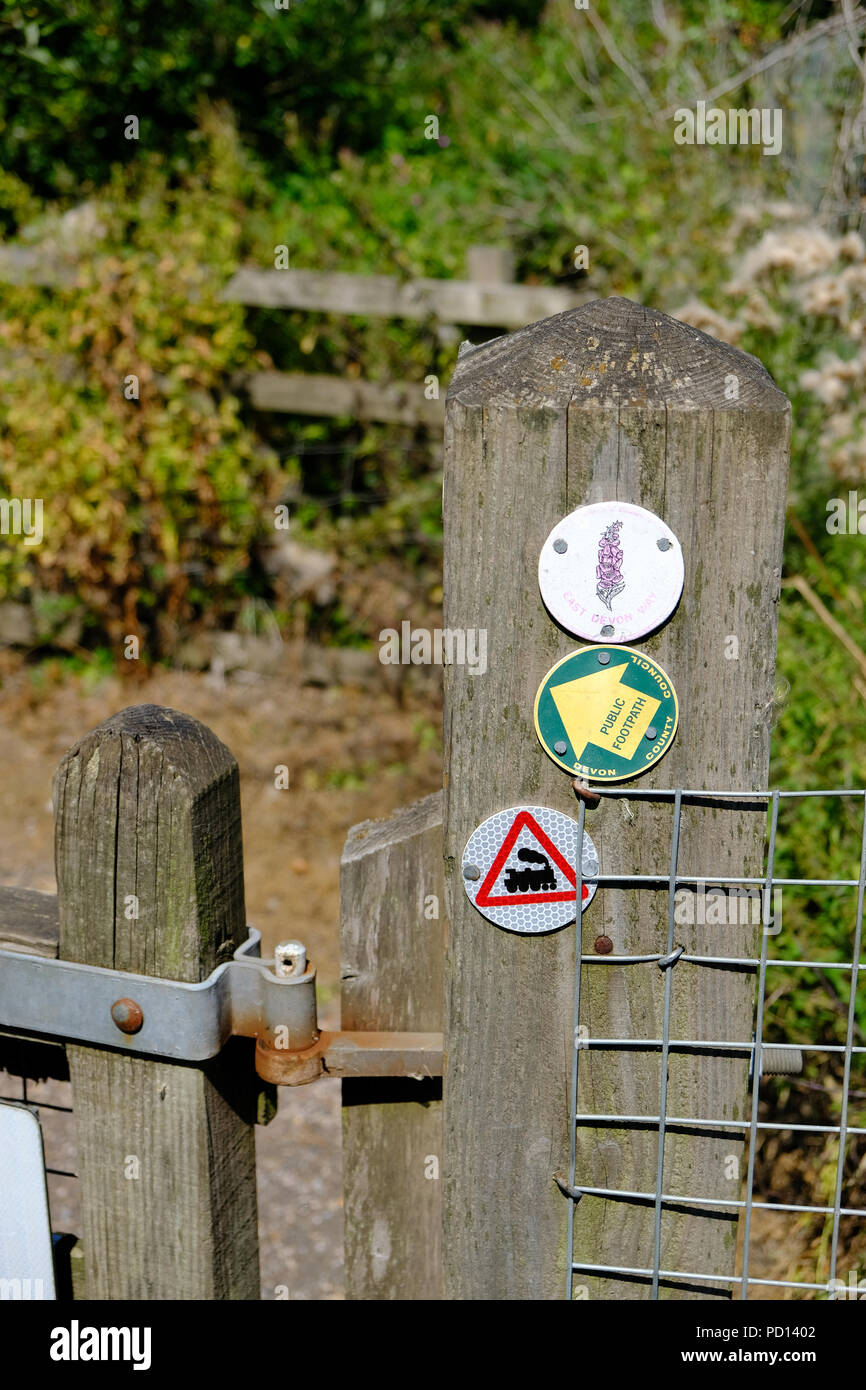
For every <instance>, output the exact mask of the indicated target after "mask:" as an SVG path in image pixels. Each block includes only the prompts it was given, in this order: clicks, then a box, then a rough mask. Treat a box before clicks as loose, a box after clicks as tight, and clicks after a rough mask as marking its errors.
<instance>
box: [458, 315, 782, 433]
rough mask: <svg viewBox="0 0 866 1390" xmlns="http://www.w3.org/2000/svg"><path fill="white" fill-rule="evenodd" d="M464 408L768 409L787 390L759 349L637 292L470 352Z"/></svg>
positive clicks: (461, 376)
mask: <svg viewBox="0 0 866 1390" xmlns="http://www.w3.org/2000/svg"><path fill="white" fill-rule="evenodd" d="M448 399H449V401H456V402H458V403H459V404H460V405H463V406H470V407H471V406H495V405H499V406H505V407H509V406H520V407H524V408H528V409H539V408H541V409H544V408H549V409H554V410H563V409H565V408H567V407H568V406H578V407H583V406H590V407H591V406H617V405H624V406H666V407H668V408H670V409H674V410H706V409H712V410H744V409H745V410H766V411H770V412H778V413H780V414H784V413H785V412H787V411H789V410H790V408H791V407H790V403H789V401H788V399H787V397H786V396H785V395H784V394H783V393H782V392H781V391H780V390H779V388H778V387H777V386H776V384H775V382H774V381H773V378H772V377H771V376H770V373H769V372H768V371H767V369H766V367H764V366H763V365H762V364H761V363H760V362H759V361H758V359H757V358H756V357H752V356H751V355H750V354H749V353H747V352H742V351H741V350H740V349H739V348H735V347H732V346H731V345H730V344H729V343H722V342H719V341H718V339H716V338H711V337H710V336H709V334H708V333H703V332H701V330H700V329H698V328H692V327H691V326H690V325H689V324H686V323H680V321H679V320H678V319H674V318H671V317H670V315H669V314H662V313H660V312H659V311H658V310H656V309H647V308H644V306H643V305H640V304H635V303H633V301H632V300H630V299H619V298H611V299H594V300H592V301H591V302H590V303H589V304H583V305H581V306H580V307H579V308H577V309H567V310H566V311H565V313H562V314H555V315H554V316H553V318H549V319H542V320H541V322H539V323H532V324H530V325H529V326H528V327H527V328H521V329H520V330H519V331H518V332H516V333H510V334H507V335H505V336H504V337H501V338H495V339H494V340H493V341H492V342H489V343H484V344H482V346H480V347H477V348H473V349H472V350H471V351H466V352H464V353H463V354H462V355H461V357H460V359H459V361H458V364H457V368H456V370H455V373H454V376H453V379H452V381H451V386H450V388H449V392H448Z"/></svg>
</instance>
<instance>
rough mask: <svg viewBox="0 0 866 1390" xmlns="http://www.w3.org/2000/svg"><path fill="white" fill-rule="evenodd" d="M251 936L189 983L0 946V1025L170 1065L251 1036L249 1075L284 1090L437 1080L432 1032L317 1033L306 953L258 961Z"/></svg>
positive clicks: (297, 947) (288, 947)
mask: <svg viewBox="0 0 866 1390" xmlns="http://www.w3.org/2000/svg"><path fill="white" fill-rule="evenodd" d="M249 933H250V934H249V936H248V938H247V940H246V941H245V942H244V943H243V945H242V946H239V947H238V949H237V951H236V952H235V954H234V956H233V958H232V960H230V961H226V962H225V964H223V965H220V966H217V968H216V970H214V971H213V973H212V974H211V975H209V976H208V978H207V979H206V980H201V981H199V982H196V983H186V982H184V981H180V980H163V979H160V978H158V977H154V976H150V975H134V974H131V973H129V972H128V971H125V970H108V969H105V968H103V967H101V966H95V965H82V964H79V963H78V962H75V961H65V960H55V959H51V958H49V957H44V956H32V955H27V954H24V953H23V952H18V951H4V950H0V1026H2V1027H3V1028H4V1029H6V1030H11V1031H13V1032H17V1033H24V1034H46V1035H48V1036H49V1037H56V1038H62V1039H63V1040H64V1041H67V1042H78V1043H85V1044H87V1043H90V1044H93V1045H95V1046H99V1047H111V1048H115V1049H122V1050H123V1051H125V1052H130V1053H133V1054H137V1055H139V1056H143V1057H163V1058H166V1059H168V1060H170V1061H176V1062H181V1061H184V1062H206V1061H207V1060H208V1058H210V1057H215V1056H216V1055H217V1054H218V1053H219V1052H221V1051H222V1048H223V1047H224V1046H225V1044H226V1043H227V1042H228V1040H229V1038H230V1037H232V1036H240V1037H248V1038H252V1037H254V1038H255V1039H256V1071H257V1072H258V1073H259V1075H260V1076H261V1077H262V1078H263V1079H264V1080H266V1081H272V1082H276V1083H277V1084H280V1085H289V1086H292V1085H295V1086H297V1085H303V1084H304V1083H305V1082H308V1081H314V1080H316V1078H317V1077H319V1076H323V1075H332V1076H419V1077H420V1076H440V1075H441V1074H442V1035H441V1033H364V1032H358V1033H323V1032H321V1031H320V1029H319V1026H318V1018H317V1009H316V972H315V970H314V969H313V968H312V966H311V965H309V964H308V963H307V959H306V950H305V948H304V946H303V945H302V944H301V943H300V942H297V941H289V942H283V943H282V944H281V945H280V946H278V947H277V950H276V952H275V955H274V958H273V960H262V959H260V949H261V947H260V943H261V934H260V933H259V932H257V931H256V930H255V929H254V928H252V927H251V928H250V929H249Z"/></svg>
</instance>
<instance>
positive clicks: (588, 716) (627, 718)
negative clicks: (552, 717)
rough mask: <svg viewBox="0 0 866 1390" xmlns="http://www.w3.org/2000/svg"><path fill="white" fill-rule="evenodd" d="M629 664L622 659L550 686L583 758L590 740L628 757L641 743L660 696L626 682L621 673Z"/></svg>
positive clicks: (611, 751)
mask: <svg viewBox="0 0 866 1390" xmlns="http://www.w3.org/2000/svg"><path fill="white" fill-rule="evenodd" d="M627 668H628V663H627V662H623V664H622V665H621V666H606V667H605V668H604V669H603V670H601V671H593V673H592V675H590V676H579V677H578V678H577V680H573V681H565V682H564V683H563V684H562V685H553V686H550V693H551V695H552V696H553V702H554V704H555V705H556V708H557V711H558V713H559V717H560V719H561V720H562V722H563V724H564V725H565V732H566V733H567V734H568V737H569V740H570V742H571V746H572V748H573V749H574V752H575V756H576V757H577V758H582V756H583V751H584V749H585V747H586V745H587V743H593V744H595V746H596V748H603V749H604V751H605V752H606V753H615V754H616V755H617V756H618V757H620V758H626V759H631V758H633V757H634V755H635V753H636V752H637V750H638V748H639V747H640V741H641V739H642V738H643V737H644V735H645V734H646V731H647V729H648V728H649V726H650V724H651V723H652V721H653V717H654V715H655V712H656V710H657V709H658V708H659V706H660V704H661V700H657V699H656V698H655V696H653V695H646V694H644V692H643V691H641V690H635V689H634V687H633V686H631V685H626V684H625V682H624V681H623V680H622V674H623V672H624V671H625V670H627Z"/></svg>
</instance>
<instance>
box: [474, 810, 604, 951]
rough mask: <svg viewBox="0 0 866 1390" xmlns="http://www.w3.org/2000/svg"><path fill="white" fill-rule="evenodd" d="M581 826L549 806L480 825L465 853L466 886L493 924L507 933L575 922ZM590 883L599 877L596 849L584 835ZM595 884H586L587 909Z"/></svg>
mask: <svg viewBox="0 0 866 1390" xmlns="http://www.w3.org/2000/svg"><path fill="white" fill-rule="evenodd" d="M576 863H577V823H576V822H575V821H573V820H572V819H571V817H570V816H566V815H563V813H562V812H561V811H551V810H550V809H549V807H547V806H512V807H511V808H510V810H508V811H497V813H496V815H495V816H490V817H489V818H488V819H487V820H486V821H484V822H483V823H482V824H481V825H479V827H478V829H477V830H474V831H473V832H472V834H471V835H470V837H469V840H468V842H467V845H466V848H465V850H464V851H463V861H462V874H463V886H464V888H465V889H466V893H467V896H468V898H469V901H470V902H471V903H472V905H473V907H477V909H478V911H479V912H480V913H482V915H483V916H485V917H486V918H487V919H488V920H489V921H491V922H495V923H496V925H497V926H498V927H505V928H506V929H507V930H508V931H517V932H546V931H555V930H556V929H557V928H558V927H564V926H566V925H567V924H568V923H569V922H573V921H574V920H575V917H576V916H577V913H576V910H575V909H576V904H577V897H576V894H577V874H576V872H575V867H574V866H575V865H576ZM581 868H582V872H583V876H584V879H585V880H591V879H592V878H593V877H594V876H595V875H596V874H597V873H598V854H597V853H596V849H595V845H594V844H593V843H592V840H591V839H590V838H589V836H588V835H587V834H586V831H584V835H583V857H582V861H581ZM595 889H596V885H595V884H594V883H592V882H584V883H583V885H582V898H583V907H584V908H585V907H586V906H587V904H588V903H590V902H591V901H592V899H593V897H594V895H595Z"/></svg>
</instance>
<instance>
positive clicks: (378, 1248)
mask: <svg viewBox="0 0 866 1390" xmlns="http://www.w3.org/2000/svg"><path fill="white" fill-rule="evenodd" d="M442 877H443V876H442V796H441V793H439V792H436V793H434V795H432V796H427V797H425V798H424V800H423V801H419V802H416V803H415V805H414V806H407V807H405V808H404V809H403V810H400V811H397V812H396V813H395V814H394V815H393V816H390V817H389V818H388V819H387V820H383V821H364V822H363V823H362V824H361V825H356V826H353V828H352V830H351V831H350V832H349V838H348V840H347V841H346V848H345V850H344V851H343V860H342V870H341V887H340V916H341V923H342V926H341V956H342V978H343V984H342V1026H343V1028H346V1029H355V1028H358V1029H364V1030H369V1029H375V1030H382V1031H385V1032H387V1031H393V1032H404V1031H405V1032H427V1031H430V1032H439V1031H440V1029H441V1027H442V977H443V967H444V937H445V929H446V928H445V902H444V885H443V881H442ZM441 1097H442V1082H441V1080H440V1078H439V1077H435V1078H428V1079H424V1080H413V1079H412V1078H409V1077H398V1078H382V1079H379V1080H345V1081H344V1082H343V1190H344V1193H345V1207H344V1217H345V1228H346V1235H345V1250H346V1296H347V1297H348V1298H353V1299H376V1300H381V1299H400V1300H404V1301H405V1300H407V1299H418V1300H426V1299H439V1298H441V1297H442V1258H441V1253H442V1252H441V1245H442V1242H441V1227H442V1203H441V1188H442V1183H441V1174H440V1169H441V1162H442V1099H441Z"/></svg>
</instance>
